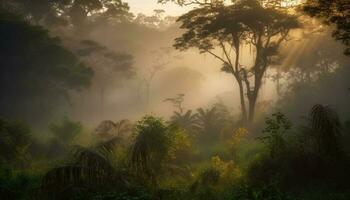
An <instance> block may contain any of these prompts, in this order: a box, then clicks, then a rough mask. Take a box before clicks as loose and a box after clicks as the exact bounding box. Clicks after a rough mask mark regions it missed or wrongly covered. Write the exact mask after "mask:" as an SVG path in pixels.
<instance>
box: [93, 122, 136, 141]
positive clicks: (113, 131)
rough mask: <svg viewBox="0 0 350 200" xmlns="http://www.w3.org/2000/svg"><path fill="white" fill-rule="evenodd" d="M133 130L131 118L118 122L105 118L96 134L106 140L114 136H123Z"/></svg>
mask: <svg viewBox="0 0 350 200" xmlns="http://www.w3.org/2000/svg"><path fill="white" fill-rule="evenodd" d="M131 131H132V124H131V122H130V121H129V120H127V119H123V120H119V121H117V122H113V121H111V120H105V121H103V122H101V123H100V124H99V125H98V126H97V128H96V129H95V134H96V135H98V136H99V137H101V138H102V139H104V140H106V139H107V140H109V139H112V138H116V137H118V138H122V137H125V136H127V134H129V133H130V132H131Z"/></svg>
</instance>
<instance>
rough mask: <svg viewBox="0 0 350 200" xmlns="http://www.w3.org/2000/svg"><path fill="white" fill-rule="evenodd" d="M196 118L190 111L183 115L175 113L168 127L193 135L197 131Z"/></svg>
mask: <svg viewBox="0 0 350 200" xmlns="http://www.w3.org/2000/svg"><path fill="white" fill-rule="evenodd" d="M197 117H198V116H197V114H196V113H192V110H188V111H186V112H185V113H180V112H177V111H175V112H174V114H173V115H172V116H171V117H170V126H171V127H179V128H182V129H185V130H186V131H188V133H191V134H193V133H195V132H197V130H198V125H197V122H198V121H197Z"/></svg>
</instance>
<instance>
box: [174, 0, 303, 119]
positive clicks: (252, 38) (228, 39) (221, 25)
mask: <svg viewBox="0 0 350 200" xmlns="http://www.w3.org/2000/svg"><path fill="white" fill-rule="evenodd" d="M194 2H199V1H194ZM207 3H208V4H209V6H205V5H206V4H207ZM178 21H179V22H181V24H182V25H181V28H182V29H185V30H186V32H185V33H184V34H183V35H182V36H181V37H179V38H177V39H176V40H175V44H174V47H175V48H176V49H179V50H187V49H189V48H197V49H198V50H199V51H200V53H208V54H210V55H212V56H214V57H215V58H216V59H218V60H219V61H220V62H221V63H222V71H224V72H227V73H229V74H232V75H233V76H234V78H235V80H236V82H237V83H238V85H239V92H240V102H241V112H242V113H241V114H242V120H243V122H253V120H254V114H255V106H256V102H257V98H258V94H259V91H260V88H261V85H262V78H263V76H264V74H265V73H266V70H267V69H268V68H269V66H271V65H272V64H276V59H277V60H278V49H279V47H280V45H281V44H282V42H284V41H285V40H286V39H287V37H288V35H289V32H290V31H291V30H292V29H295V28H298V27H299V23H298V21H297V20H296V18H295V17H294V16H292V15H290V14H289V13H287V12H283V11H281V10H279V9H275V8H274V7H266V6H264V3H263V2H260V1H256V0H253V1H251V0H242V1H235V2H234V3H232V5H228V6H225V4H223V3H222V1H205V2H204V6H202V7H200V8H196V9H193V10H192V11H190V12H188V13H186V14H184V15H182V16H181V17H180V18H179V19H178ZM242 45H247V46H249V45H250V46H251V47H253V48H254V56H253V57H254V61H253V64H252V66H250V67H247V66H244V65H243V64H241V61H240V53H241V46H242ZM216 49H219V50H220V51H222V54H221V55H220V54H219V53H217V51H216ZM242 52H244V51H242ZM251 77H254V78H251ZM251 79H254V80H255V81H252V80H251ZM245 88H246V89H245ZM246 101H247V102H246ZM247 106H248V112H247Z"/></svg>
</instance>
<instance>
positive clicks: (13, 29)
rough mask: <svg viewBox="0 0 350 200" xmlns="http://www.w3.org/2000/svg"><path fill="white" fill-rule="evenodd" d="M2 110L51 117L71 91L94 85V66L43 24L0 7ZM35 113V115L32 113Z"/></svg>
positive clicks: (8, 113) (6, 113)
mask: <svg viewBox="0 0 350 200" xmlns="http://www.w3.org/2000/svg"><path fill="white" fill-rule="evenodd" d="M0 43H1V46H0V57H1V66H2V68H1V70H2V72H1V75H0V88H1V89H0V90H1V92H2V95H1V97H0V114H1V115H3V116H11V117H20V118H23V119H27V120H30V121H31V122H33V121H35V120H37V121H40V120H48V117H49V116H50V114H51V111H52V110H54V109H57V108H59V106H61V105H64V104H65V103H66V104H67V103H68V102H69V92H71V91H81V90H82V89H84V88H86V87H88V86H89V85H90V80H91V78H92V76H93V72H92V70H91V68H89V67H87V66H86V65H84V63H82V62H81V61H80V60H79V59H78V58H77V57H76V56H75V55H74V54H73V53H71V52H70V51H69V50H67V49H66V48H64V47H62V45H61V43H60V40H59V39H58V38H53V37H50V36H49V34H48V32H47V31H46V30H44V29H43V28H41V27H39V26H33V25H30V24H29V23H28V22H26V21H24V20H22V19H21V18H20V17H18V16H17V15H14V14H11V13H8V12H7V11H4V10H0ZM33 115H35V116H36V117H35V119H34V118H33V117H32V116H33Z"/></svg>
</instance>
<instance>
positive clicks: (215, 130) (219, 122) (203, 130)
mask: <svg viewBox="0 0 350 200" xmlns="http://www.w3.org/2000/svg"><path fill="white" fill-rule="evenodd" d="M197 113H198V114H197V120H196V125H197V127H198V131H199V134H200V135H199V137H200V138H202V139H204V140H205V141H210V140H212V139H218V138H219V136H220V134H221V130H222V129H223V128H224V124H225V118H223V117H222V116H221V115H220V113H219V112H218V108H217V107H216V106H212V107H211V108H209V109H203V108H199V109H197Z"/></svg>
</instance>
